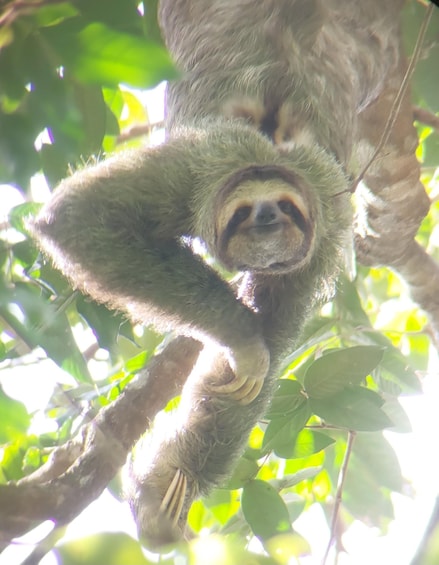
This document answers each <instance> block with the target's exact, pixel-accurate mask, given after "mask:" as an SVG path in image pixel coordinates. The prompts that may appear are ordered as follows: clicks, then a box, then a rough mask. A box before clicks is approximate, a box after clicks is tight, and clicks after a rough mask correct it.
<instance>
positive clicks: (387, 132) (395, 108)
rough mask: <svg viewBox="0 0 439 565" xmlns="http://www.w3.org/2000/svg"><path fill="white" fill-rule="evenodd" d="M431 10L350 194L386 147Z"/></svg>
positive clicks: (418, 52) (429, 7)
mask: <svg viewBox="0 0 439 565" xmlns="http://www.w3.org/2000/svg"><path fill="white" fill-rule="evenodd" d="M433 9H434V7H433V4H431V3H430V4H429V6H428V7H427V9H426V12H425V16H424V19H423V20H422V25H421V27H420V29H419V33H418V37H417V39H416V45H415V48H414V50H413V55H412V57H411V59H410V63H409V66H408V67H407V71H406V73H405V75H404V78H403V80H402V82H401V86H400V87H399V90H398V92H397V94H396V96H395V100H394V101H393V104H392V108H391V110H390V113H389V117H388V118H387V122H386V125H385V127H384V131H383V134H382V136H381V139H380V141H379V142H378V145H377V146H376V148H375V151H374V153H373V155H372V157H371V158H370V159H369V161H368V163H367V164H366V166H365V167H364V168H363V170H362V171H361V172H360V174H359V175H358V177H357V178H356V179H355V182H354V184H353V185H352V188H351V192H355V189H356V188H357V186H358V185H359V184H360V182H361V181H362V180H363V178H364V176H365V174H366V173H367V171H368V170H369V168H370V166H371V165H372V163H373V162H374V161H375V159H376V158H377V157H378V155H379V154H380V153H381V151H382V149H383V147H384V146H385V145H386V143H387V141H388V140H389V136H390V134H391V132H392V129H393V126H394V125H395V122H396V119H397V117H398V114H399V111H400V109H401V103H402V101H403V98H404V95H405V93H406V91H407V88H408V86H409V84H410V80H411V78H412V75H413V73H414V70H415V68H416V65H417V64H418V61H419V57H420V55H421V51H422V47H423V45H424V39H425V33H426V31H427V28H428V24H429V23H430V19H431V15H432V13H433Z"/></svg>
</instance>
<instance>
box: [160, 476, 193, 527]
mask: <svg viewBox="0 0 439 565" xmlns="http://www.w3.org/2000/svg"><path fill="white" fill-rule="evenodd" d="M186 492H187V478H186V475H184V473H183V471H181V469H177V471H176V472H175V475H174V477H173V479H172V481H171V484H170V485H169V488H168V490H167V491H166V494H165V496H164V497H163V500H162V503H161V505H160V512H162V513H163V514H164V515H165V516H166V517H167V518H168V520H169V521H170V522H171V524H172V525H173V526H176V525H177V524H178V521H179V519H180V516H181V511H182V510H183V505H184V500H185V498H186Z"/></svg>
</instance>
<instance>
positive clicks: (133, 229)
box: [31, 0, 428, 545]
mask: <svg viewBox="0 0 439 565" xmlns="http://www.w3.org/2000/svg"><path fill="white" fill-rule="evenodd" d="M401 5H402V0H388V1H386V2H383V1H382V0H369V1H368V2H354V1H353V0H267V1H264V2H259V1H257V0H244V1H239V2H237V1H236V0H161V2H160V5H159V19H160V25H161V28H162V31H163V35H164V38H165V41H166V43H167V46H168V48H169V50H170V52H171V54H172V55H173V57H174V59H175V62H176V65H177V67H178V68H179V69H180V71H181V77H180V79H179V80H177V81H176V82H174V83H173V84H170V85H169V90H168V95H167V117H166V128H167V140H166V142H165V143H164V144H162V145H161V146H159V147H155V148H149V147H147V148H143V149H138V150H134V151H129V152H126V153H122V154H118V155H116V156H113V157H111V158H109V159H107V160H105V161H103V162H101V163H99V164H98V165H95V166H92V167H88V168H85V169H83V170H80V171H78V172H76V173H75V174H74V175H72V176H71V177H70V178H68V179H66V180H65V181H63V182H62V183H61V185H60V186H59V187H58V189H57V190H56V192H55V194H54V196H53V198H52V200H51V201H50V202H49V203H48V204H47V205H46V206H45V207H44V208H43V210H42V211H41V213H40V214H39V216H38V217H37V218H36V219H35V221H34V222H33V224H32V227H31V229H32V233H33V236H34V237H35V239H36V240H37V242H38V244H39V246H40V247H41V249H42V250H43V251H44V253H45V254H46V255H47V256H48V257H49V258H50V259H51V260H52V261H53V263H54V264H55V265H56V266H57V267H58V268H59V269H60V270H62V272H63V273H64V274H65V275H66V276H68V278H69V279H70V281H71V282H72V284H73V285H74V286H75V287H76V288H78V289H79V290H81V291H82V292H84V293H86V294H88V295H89V296H91V297H92V298H94V299H96V300H98V301H100V302H103V303H105V304H107V305H108V306H110V307H112V308H115V309H118V310H122V311H124V312H125V313H127V314H128V315H129V316H130V318H131V319H132V320H134V321H136V322H141V323H144V324H151V323H152V324H154V325H155V326H156V327H157V328H159V329H161V330H166V329H173V330H177V331H178V332H180V333H182V334H188V335H190V336H194V337H196V338H197V339H199V340H201V341H202V342H204V343H206V344H210V345H213V346H214V347H215V352H216V353H215V356H214V358H213V359H212V360H211V364H210V366H209V367H208V368H206V366H203V367H201V366H200V367H196V369H195V370H194V372H193V374H192V375H191V377H190V378H189V380H188V382H187V383H186V386H185V388H184V391H183V394H182V398H181V403H180V406H179V408H178V410H177V411H176V414H175V416H174V420H173V425H172V426H171V428H170V429H166V430H160V429H156V430H154V431H153V433H152V434H151V436H150V437H149V438H148V439H146V440H145V441H144V442H143V443H142V444H141V445H139V446H138V448H137V449H136V455H135V457H134V459H133V461H132V463H131V468H130V479H129V481H128V485H127V494H128V498H129V500H130V504H131V506H132V509H133V512H134V514H135V517H136V521H137V524H138V528H139V533H140V534H141V536H142V537H143V538H144V539H145V540H146V541H147V542H149V543H150V544H152V545H158V544H161V543H165V542H169V541H173V540H176V539H178V538H179V537H180V536H181V535H182V534H183V533H184V530H185V524H186V517H187V513H188V510H189V507H190V505H191V503H192V501H193V500H194V499H195V498H196V497H198V496H200V495H205V494H206V493H208V492H209V490H210V489H211V488H212V487H213V486H216V485H219V484H221V483H222V482H224V480H225V479H226V478H227V477H228V476H229V475H230V472H231V470H232V469H233V466H234V464H235V463H236V460H237V458H238V457H239V456H240V454H241V453H242V451H243V449H244V447H245V445H246V442H247V439H248V435H249V433H250V431H251V429H252V427H253V426H254V425H255V424H256V422H257V421H258V420H259V419H260V418H261V416H262V415H263V414H264V412H265V410H266V409H267V406H268V404H269V402H270V399H271V397H272V394H273V391H274V388H275V385H276V379H277V377H278V376H279V372H280V366H281V364H282V360H283V359H284V357H285V356H286V354H288V353H289V352H291V351H292V350H293V349H294V347H295V346H296V345H297V342H298V339H299V336H300V332H301V330H302V328H303V325H304V323H305V321H306V319H307V318H308V317H309V315H310V313H311V312H312V311H313V310H314V309H315V308H316V307H317V306H318V305H320V304H322V303H323V302H324V301H325V300H327V299H328V298H330V297H331V295H332V294H333V291H334V283H335V280H336V277H337V275H338V273H339V272H340V269H341V268H342V264H343V257H344V255H345V250H346V249H347V248H349V242H350V240H352V233H351V230H352V211H351V206H350V194H349V193H350V186H351V185H350V183H351V179H352V178H353V177H355V176H356V175H357V174H358V172H359V171H360V170H361V168H362V166H363V165H364V163H365V162H367V159H368V157H369V156H370V153H371V151H372V149H373V143H374V141H372V140H371V136H370V135H369V132H368V125H369V124H370V123H371V120H373V108H375V107H377V106H378V107H379V106H380V105H384V106H385V105H386V104H387V107H389V96H388V92H389V90H390V91H391V90H392V88H393V89H395V85H397V84H400V82H401V77H402V76H403V74H404V72H405V64H404V61H403V59H402V57H401V52H402V51H401V45H400V30H399V22H398V16H399V12H400V9H401ZM384 94H385V96H384ZM371 112H372V114H371ZM404 119H405V118H401V120H404ZM408 121H409V122H410V115H409V117H408ZM382 125H384V124H382ZM409 125H410V127H409V128H408V129H407V132H408V133H407V135H409V136H413V135H414V134H413V128H412V125H411V124H409ZM375 143H376V140H375ZM389 143H390V144H391V143H392V139H391V140H390V142H389ZM398 151H399V149H398V148H396V149H395V150H394V151H393V153H391V155H393V157H395V152H396V153H397V154H398ZM403 151H406V155H402V152H403ZM413 152H414V148H411V147H410V148H409V150H408V151H407V145H406V146H405V149H401V155H400V156H402V157H406V158H408V159H411V158H413V159H414V153H413ZM407 155H408V156H407ZM412 166H413V168H414V169H415V170H416V171H418V169H417V168H416V167H417V165H416V164H413V165H412ZM379 167H381V168H385V162H384V160H381V161H380V164H379ZM372 172H373V171H372ZM418 172H419V171H418ZM371 178H372V177H371V176H370V175H369V179H371ZM367 180H368V177H366V181H367ZM414 185H415V186H414V189H413V192H414V193H415V195H416V196H414V201H416V202H417V210H418V218H419V221H420V219H421V218H422V217H423V215H424V214H425V212H426V210H427V208H428V201H427V198H426V196H425V194H424V192H423V190H422V185H420V183H419V182H418V179H415V182H414ZM415 189H416V190H415ZM368 190H369V192H368V193H367V194H368V198H365V199H364V200H365V202H366V207H367V206H370V205H371V204H373V202H375V201H376V200H374V185H373V183H372V186H370V187H369V189H368ZM377 190H378V189H377ZM377 198H378V196H377ZM358 223H360V222H358ZM418 223H419V222H418V221H415V222H414V225H413V226H411V229H410V233H409V235H408V237H409V239H410V241H412V240H413V235H414V233H415V231H416V229H417V225H418ZM415 224H416V225H415ZM358 237H359V244H361V245H360V247H361V253H362V257H364V259H365V260H366V261H369V262H373V261H375V257H374V256H373V253H372V251H371V248H372V246H371V245H370V241H369V239H368V238H369V237H370V231H368V229H367V225H366V224H363V231H362V232H361V234H360V235H359V236H358ZM195 238H198V239H200V240H202V241H203V243H204V244H205V246H206V248H207V250H208V252H209V253H210V255H211V256H212V257H213V258H214V259H215V261H216V264H217V265H218V266H219V269H217V268H215V267H211V266H209V265H208V264H206V262H205V261H204V260H203V259H201V258H200V257H199V256H198V255H197V254H196V253H194V250H193V246H192V245H191V242H192V241H193V240H194V239H195ZM357 243H358V242H357ZM224 268H225V269H227V270H228V271H232V272H241V273H243V275H242V277H241V284H240V286H239V288H236V287H235V286H234V285H232V284H231V283H230V282H228V281H227V280H225V279H224V277H223V276H222V274H221V272H224ZM220 269H221V272H220ZM128 273H129V274H128Z"/></svg>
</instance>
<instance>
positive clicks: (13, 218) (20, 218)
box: [9, 202, 41, 234]
mask: <svg viewBox="0 0 439 565" xmlns="http://www.w3.org/2000/svg"><path fill="white" fill-rule="evenodd" d="M40 208H41V204H37V203H36V202H25V203H24V204H19V205H18V206H14V208H12V209H11V210H10V212H9V222H10V224H11V226H12V227H13V228H14V229H16V230H17V231H19V232H20V233H23V234H27V229H26V219H27V218H29V216H34V215H36V214H37V213H38V212H39V210H40Z"/></svg>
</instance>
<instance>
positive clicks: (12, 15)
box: [0, 0, 65, 28]
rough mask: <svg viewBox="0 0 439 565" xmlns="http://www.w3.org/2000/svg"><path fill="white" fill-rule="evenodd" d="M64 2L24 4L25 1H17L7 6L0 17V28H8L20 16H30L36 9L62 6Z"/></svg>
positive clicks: (58, 0)
mask: <svg viewBox="0 0 439 565" xmlns="http://www.w3.org/2000/svg"><path fill="white" fill-rule="evenodd" d="M63 2H65V0H35V1H34V2H26V1H25V0H17V1H16V2H12V3H11V4H8V5H7V6H6V7H5V8H6V10H5V12H4V13H3V14H1V15H0V28H1V27H3V26H10V25H12V24H13V23H14V21H15V20H16V19H17V18H19V17H20V16H25V15H26V14H31V13H32V12H35V10H37V9H38V8H42V7H43V6H48V5H50V4H62V3H63Z"/></svg>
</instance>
